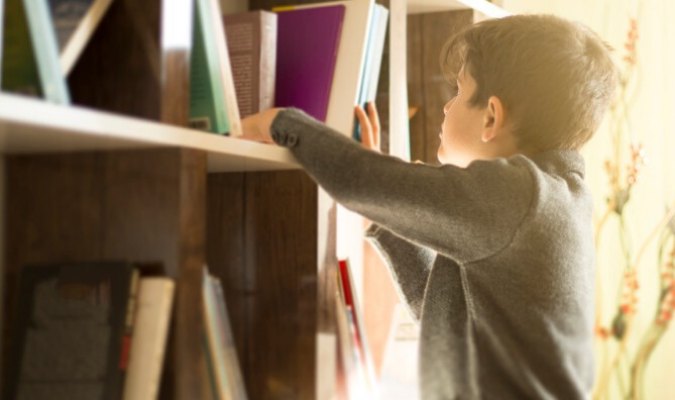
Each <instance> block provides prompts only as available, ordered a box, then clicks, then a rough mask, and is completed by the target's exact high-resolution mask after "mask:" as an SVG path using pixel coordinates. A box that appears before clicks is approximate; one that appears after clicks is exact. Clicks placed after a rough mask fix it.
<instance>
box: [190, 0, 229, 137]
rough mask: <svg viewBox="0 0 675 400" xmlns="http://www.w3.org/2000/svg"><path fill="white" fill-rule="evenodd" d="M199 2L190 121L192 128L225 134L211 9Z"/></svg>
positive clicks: (222, 101) (224, 108)
mask: <svg viewBox="0 0 675 400" xmlns="http://www.w3.org/2000/svg"><path fill="white" fill-rule="evenodd" d="M205 3H206V2H205V1H204V0H197V2H196V7H197V9H196V10H195V11H196V12H195V13H194V33H193V44H192V55H191V60H190V63H191V68H190V120H189V125H190V127H191V128H193V129H198V130H202V131H207V132H212V133H217V134H225V133H227V132H229V131H230V126H229V121H228V118H227V114H226V107H225V95H224V93H223V89H222V87H223V86H222V78H221V77H220V75H219V72H220V69H219V68H218V57H217V55H216V50H215V43H214V41H213V39H212V33H211V32H212V31H213V30H212V29H208V28H209V25H210V24H209V18H208V16H207V13H208V9H207V6H206V4H205Z"/></svg>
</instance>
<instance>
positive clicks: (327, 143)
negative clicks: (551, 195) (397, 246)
mask: <svg viewBox="0 0 675 400" xmlns="http://www.w3.org/2000/svg"><path fill="white" fill-rule="evenodd" d="M243 127H244V132H245V138H248V139H252V140H258V141H262V142H272V141H274V142H275V143H277V144H279V145H281V146H285V147H287V148H289V149H290V151H291V152H292V153H293V155H294V156H295V157H296V159H297V160H298V162H299V163H300V164H301V165H302V166H303V167H304V168H305V170H306V171H307V172H308V173H309V174H310V175H311V176H312V177H313V179H314V180H315V181H316V182H317V183H318V184H319V185H321V186H322V187H323V188H324V189H325V190H326V191H327V192H328V193H329V194H330V195H331V196H332V197H333V198H335V199H336V200H337V201H338V202H340V203H341V204H343V205H344V206H345V207H347V208H349V209H351V210H353V211H356V212H358V213H360V214H362V215H363V216H365V217H366V218H368V219H370V220H371V221H373V222H375V223H377V224H378V225H380V226H382V227H384V228H386V229H387V230H389V231H391V232H393V233H395V234H397V235H398V236H401V237H403V238H405V239H407V240H409V241H411V242H413V243H415V244H418V245H422V246H425V247H429V248H431V249H432V250H434V251H436V252H439V253H442V254H445V255H447V256H450V257H451V258H453V259H455V260H456V261H458V262H468V261H472V260H476V259H480V258H483V257H486V256H489V255H491V254H494V253H495V252H497V251H499V250H500V249H501V248H502V247H504V246H505V245H506V244H507V243H508V241H510V239H511V236H510V234H509V233H512V232H514V231H515V229H516V227H517V226H518V224H519V223H520V221H522V219H523V218H524V216H525V215H524V213H525V211H526V210H528V209H529V204H530V202H531V199H532V192H533V187H532V184H523V182H529V183H531V182H532V177H531V175H530V172H529V170H528V169H527V168H526V166H525V165H524V164H525V163H524V162H512V161H508V160H504V159H500V160H493V161H476V162H474V163H472V164H471V165H470V166H469V167H467V168H459V167H455V166H452V165H444V166H441V167H435V166H429V165H423V164H411V163H408V162H405V161H403V160H400V159H398V158H395V157H390V156H386V155H382V154H378V153H377V152H374V151H370V150H367V149H365V148H363V146H361V145H360V144H358V143H356V142H355V141H354V140H352V139H351V138H348V137H346V136H344V135H342V134H340V133H338V132H336V131H334V130H333V129H331V128H328V127H327V126H326V125H324V124H322V123H321V122H319V121H316V120H315V119H313V118H311V117H309V116H308V115H307V114H305V113H304V112H302V111H300V110H297V109H271V110H267V111H264V112H262V113H260V114H257V115H255V116H252V117H249V118H246V119H244V121H243ZM513 182H520V184H519V185H515V184H514V183H513ZM512 210H515V211H512Z"/></svg>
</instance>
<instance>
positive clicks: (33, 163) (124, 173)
mask: <svg viewBox="0 0 675 400" xmlns="http://www.w3.org/2000/svg"><path fill="white" fill-rule="evenodd" d="M6 168H7V178H6V196H7V197H6V203H7V208H8V209H9V210H12V211H11V212H10V213H8V214H7V220H6V240H7V241H6V243H7V246H6V249H7V251H6V263H5V267H6V268H5V273H6V276H5V278H6V286H5V288H6V290H5V293H6V295H7V298H6V302H5V304H6V308H5V312H4V315H5V324H4V326H6V327H11V326H12V324H11V319H12V314H13V307H14V301H13V299H14V297H15V296H16V287H17V285H16V284H17V278H18V274H19V271H20V269H21V267H22V266H24V265H27V264H43V263H60V262H96V261H104V260H128V261H132V262H161V263H162V264H163V265H164V267H165V270H166V273H167V275H168V276H170V277H173V278H174V279H176V281H177V290H176V300H175V303H174V312H173V321H172V331H171V335H170V337H171V339H170V343H169V345H168V348H167V363H165V368H164V371H165V374H164V378H163V390H162V395H161V397H162V398H163V399H185V400H189V399H201V398H204V395H205V394H206V392H205V391H204V390H205V389H206V387H202V376H201V373H202V371H203V368H204V365H205V364H204V354H203V351H202V340H201V337H202V307H201V304H202V302H201V268H202V266H203V265H204V261H205V240H206V239H205V236H206V221H205V216H206V214H205V206H206V155H205V154H204V153H202V152H196V151H189V150H181V149H158V150H154V149H153V150H134V151H115V152H112V151H110V152H99V153H77V154H55V155H27V156H8V157H7V166H6ZM9 333H10V335H3V336H4V338H5V339H10V340H11V337H9V338H8V336H11V332H9ZM4 345H5V346H8V345H9V342H8V340H5V343H4ZM3 353H4V354H5V355H6V354H7V352H6V351H5V352H3ZM5 362H6V360H5Z"/></svg>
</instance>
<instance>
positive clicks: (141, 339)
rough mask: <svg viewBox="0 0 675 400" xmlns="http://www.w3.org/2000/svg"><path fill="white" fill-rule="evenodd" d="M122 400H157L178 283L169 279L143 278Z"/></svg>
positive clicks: (139, 291)
mask: <svg viewBox="0 0 675 400" xmlns="http://www.w3.org/2000/svg"><path fill="white" fill-rule="evenodd" d="M140 282H141V283H140V285H139V290H138V301H137V306H136V317H135V321H134V336H133V339H132V341H131V348H130V351H129V368H128V370H127V378H126V381H125V383H124V397H123V400H156V399H157V398H158V394H159V384H160V378H161V375H162V366H163V365H164V354H165V353H166V341H167V336H168V332H169V325H170V324H169V322H170V321H171V309H172V307H171V305H172V303H173V298H174V291H175V286H176V285H175V283H174V281H173V279H171V278H167V277H160V276H157V277H142V278H141V281H140Z"/></svg>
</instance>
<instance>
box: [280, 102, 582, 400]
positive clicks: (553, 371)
mask: <svg viewBox="0 0 675 400" xmlns="http://www.w3.org/2000/svg"><path fill="white" fill-rule="evenodd" d="M272 135H273V138H274V140H275V142H277V143H278V144H280V145H285V146H287V147H289V148H290V149H291V151H292V153H293V154H294V156H295V157H296V158H297V160H298V162H299V163H300V164H301V165H302V166H303V167H304V168H305V169H306V171H307V172H308V173H309V174H310V175H311V176H312V178H313V179H314V180H316V182H317V183H318V184H320V185H321V186H322V187H323V188H324V189H325V190H326V191H327V192H328V193H329V194H330V195H331V196H333V197H334V198H335V199H336V200H337V201H338V202H340V203H341V204H343V205H344V206H346V207H347V208H349V209H351V210H353V211H356V212H358V213H360V214H362V215H364V216H365V217H367V218H369V219H370V220H372V221H373V222H374V225H373V226H372V227H371V228H370V229H369V231H368V235H369V236H370V237H371V239H372V241H373V242H374V243H375V244H376V246H377V247H378V248H379V249H380V251H381V253H382V255H383V256H384V258H385V259H386V260H387V262H388V264H389V266H390V269H391V271H392V275H393V277H394V280H395V282H396V283H397V286H398V289H399V292H400V293H401V294H402V296H403V298H404V299H405V301H406V303H407V305H408V307H409V309H410V311H411V313H412V314H413V316H414V317H415V318H416V319H417V320H418V321H419V322H420V326H421V339H420V368H419V370H420V385H421V393H422V398H423V399H424V400H432V399H498V400H510V399H515V400H522V399H558V400H575V399H585V398H588V395H589V392H590V389H591V386H592V383H593V378H594V372H593V371H594V365H593V349H592V330H593V311H594V269H593V268H594V267H593V265H594V249H593V238H592V226H591V213H592V200H591V196H590V193H589V191H588V189H587V187H586V185H585V183H584V182H583V175H584V162H583V159H582V158H581V156H580V155H579V154H578V153H577V152H574V151H562V150H561V151H550V152H545V153H541V154H538V155H536V156H534V157H532V158H527V157H524V156H520V155H518V156H514V157H511V158H509V159H496V160H491V161H475V162H473V163H472V164H471V165H469V166H468V167H467V168H465V169H462V168H458V167H455V166H451V165H444V166H441V167H434V166H428V165H421V164H410V163H406V162H403V161H401V160H399V159H397V158H394V157H389V156H386V155H381V154H377V153H375V152H372V151H370V150H367V149H364V148H363V147H362V146H361V145H359V144H358V143H356V142H355V141H353V140H351V139H349V138H347V137H345V136H343V135H341V134H339V133H337V132H335V131H333V130H331V129H329V128H327V127H325V126H324V125H323V124H320V123H318V122H317V121H315V120H313V119H311V118H310V117H308V116H307V115H306V114H304V113H303V112H301V111H299V110H295V109H288V110H285V111H282V112H281V113H279V115H278V116H277V118H276V119H275V120H274V122H273V124H272Z"/></svg>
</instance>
